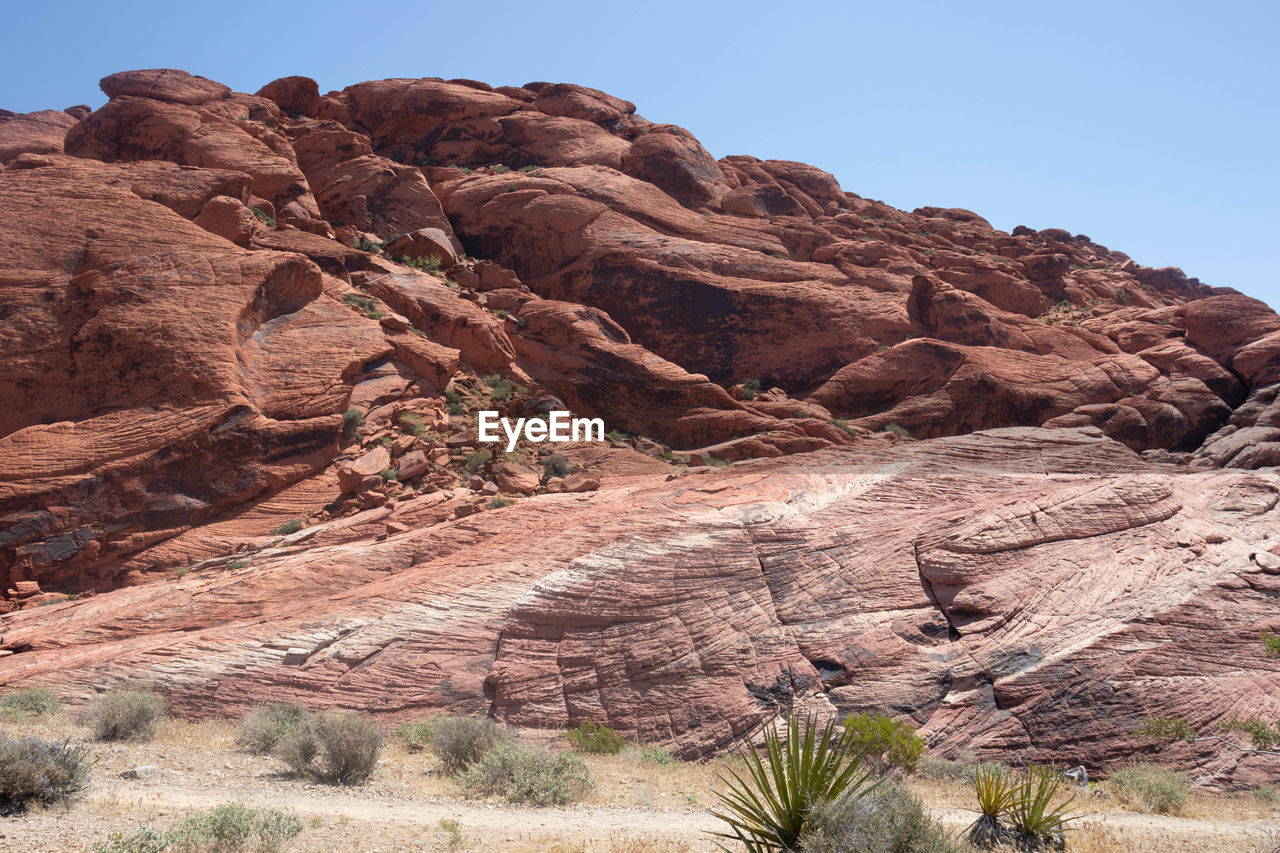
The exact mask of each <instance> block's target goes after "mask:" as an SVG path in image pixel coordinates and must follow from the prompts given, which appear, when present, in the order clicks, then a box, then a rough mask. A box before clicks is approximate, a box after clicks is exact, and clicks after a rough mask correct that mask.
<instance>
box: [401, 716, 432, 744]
mask: <svg viewBox="0 0 1280 853" xmlns="http://www.w3.org/2000/svg"><path fill="white" fill-rule="evenodd" d="M434 731H435V722H434V721H432V720H420V721H418V722H416V723H401V724H400V725H398V726H396V732H395V734H396V737H398V738H400V740H402V741H404V742H405V744H406V745H407V746H408V747H409V748H410V749H425V748H426V747H427V746H429V745H430V744H431V734H432V732H434Z"/></svg>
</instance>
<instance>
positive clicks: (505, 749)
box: [458, 740, 592, 806]
mask: <svg viewBox="0 0 1280 853" xmlns="http://www.w3.org/2000/svg"><path fill="white" fill-rule="evenodd" d="M458 781H459V782H460V783H461V785H462V787H463V789H464V790H466V791H468V792H470V793H475V794H480V795H482V796H501V797H502V798H503V799H505V800H506V801H507V802H509V803H529V804H531V805H535V806H559V805H564V804H565V803H571V802H573V801H574V800H576V799H578V797H580V796H581V795H582V794H583V793H585V792H587V791H589V790H591V787H592V782H591V774H590V773H589V772H588V770H587V765H586V764H585V763H583V761H582V759H581V758H578V757H577V756H576V755H573V754H572V753H569V752H559V753H553V752H551V751H550V750H549V749H545V748H543V747H540V746H534V745H532V744H527V743H518V742H515V741H509V740H508V741H502V742H500V743H498V744H496V745H494V746H493V747H492V748H491V749H489V750H488V751H487V752H485V753H484V755H482V756H481V757H480V760H479V761H477V762H476V763H475V764H473V765H471V767H470V768H469V769H467V770H466V771H465V772H464V773H463V774H462V775H461V776H460V777H459V780H458Z"/></svg>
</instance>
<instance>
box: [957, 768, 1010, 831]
mask: <svg viewBox="0 0 1280 853" xmlns="http://www.w3.org/2000/svg"><path fill="white" fill-rule="evenodd" d="M973 790H974V793H976V794H977V796H978V812H979V814H978V819H977V820H975V821H974V822H973V823H972V824H971V825H970V826H969V833H968V838H969V843H970V844H972V845H973V846H974V847H983V848H986V849H988V850H989V849H991V848H993V847H996V846H998V845H1000V844H1002V843H1003V842H1004V840H1005V839H1006V838H1008V837H1009V830H1008V828H1007V827H1006V826H1005V825H1004V824H1003V823H1001V822H1000V818H1001V816H1002V815H1004V813H1005V812H1007V811H1008V810H1009V809H1010V807H1011V806H1012V805H1013V801H1014V798H1015V797H1016V796H1017V795H1018V784H1017V782H1015V781H1014V779H1013V778H1012V777H1011V776H1010V775H1009V772H1008V770H1006V769H1005V768H1004V767H1003V766H1001V765H999V764H980V765H978V769H977V771H976V772H975V773H974V777H973Z"/></svg>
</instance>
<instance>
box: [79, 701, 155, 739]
mask: <svg viewBox="0 0 1280 853" xmlns="http://www.w3.org/2000/svg"><path fill="white" fill-rule="evenodd" d="M167 713H168V706H167V705H166V704H165V701H164V700H163V699H161V698H160V697H159V696H157V695H156V694H155V693H152V692H151V691H150V690H109V691H107V692H106V693H104V694H102V695H101V696H99V697H98V698H97V699H96V700H95V701H94V703H93V704H92V705H91V706H89V710H88V712H87V714H86V721H87V722H88V724H89V725H90V726H92V727H93V737H94V739H95V740H147V739H148V738H150V737H151V735H152V734H153V733H154V732H155V726H156V723H157V722H158V721H159V720H161V719H163V718H164V716H165V715H166V714H167Z"/></svg>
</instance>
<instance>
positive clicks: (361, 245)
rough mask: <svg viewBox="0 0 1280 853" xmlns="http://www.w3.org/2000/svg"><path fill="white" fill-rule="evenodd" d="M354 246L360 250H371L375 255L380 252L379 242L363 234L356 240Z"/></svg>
mask: <svg viewBox="0 0 1280 853" xmlns="http://www.w3.org/2000/svg"><path fill="white" fill-rule="evenodd" d="M356 248H357V249H359V250H360V251H362V252H372V253H373V254H375V255H380V254H382V246H381V244H379V243H375V242H373V241H372V240H370V239H369V238H368V237H365V236H363V235H362V236H361V237H360V239H359V240H357V241H356Z"/></svg>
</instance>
